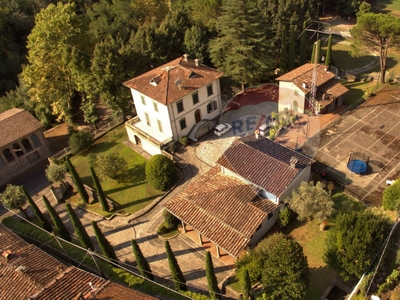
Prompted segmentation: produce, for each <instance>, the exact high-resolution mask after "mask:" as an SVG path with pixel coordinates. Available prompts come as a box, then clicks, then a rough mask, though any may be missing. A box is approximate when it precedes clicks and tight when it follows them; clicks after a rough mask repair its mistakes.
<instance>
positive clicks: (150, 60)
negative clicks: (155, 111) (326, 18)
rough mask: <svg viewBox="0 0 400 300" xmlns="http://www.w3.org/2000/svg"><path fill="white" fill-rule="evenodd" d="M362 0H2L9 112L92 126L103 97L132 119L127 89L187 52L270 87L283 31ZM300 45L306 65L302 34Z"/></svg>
mask: <svg viewBox="0 0 400 300" xmlns="http://www.w3.org/2000/svg"><path fill="white" fill-rule="evenodd" d="M360 3H361V1H357V0H337V1H334V0H284V1H276V0H75V1H74V0H70V1H67V0H62V1H55V0H0V97H1V98H0V109H1V111H4V110H6V109H9V108H12V107H19V108H24V109H27V110H28V111H30V112H31V113H32V114H33V115H35V116H36V117H37V118H38V119H39V120H40V121H41V122H42V123H43V124H44V125H45V126H46V127H49V126H51V124H53V123H54V122H57V121H69V120H71V116H72V115H73V114H74V112H76V111H78V110H82V111H83V112H84V114H86V117H85V118H86V119H87V120H90V119H91V118H90V117H91V116H92V115H93V114H94V112H93V107H94V103H95V102H96V101H101V102H103V103H105V104H106V105H108V106H109V107H110V108H111V109H112V110H113V112H114V114H115V115H121V116H123V115H127V114H131V113H132V105H133V104H132V100H131V95H130V93H129V89H127V88H126V87H124V86H123V85H122V83H123V82H124V81H126V80H128V79H130V78H133V77H135V76H137V75H140V74H142V73H144V72H146V71H148V70H150V69H152V68H154V67H157V66H159V65H161V64H163V63H166V62H168V61H170V60H173V59H175V58H176V57H179V56H181V55H182V54H184V53H187V54H188V55H189V57H190V58H191V59H194V58H198V59H199V61H200V62H202V63H204V64H206V65H209V66H213V67H215V68H217V69H219V70H221V71H222V72H224V73H225V76H226V80H230V84H231V83H232V84H236V85H242V86H252V85H256V84H259V83H263V82H268V81H269V80H271V79H273V77H274V70H275V69H276V68H278V67H279V66H280V60H281V53H280V52H281V49H282V45H286V43H288V40H289V37H287V38H286V34H283V33H284V32H286V31H287V30H289V28H290V30H291V31H293V33H291V34H292V35H293V34H294V36H296V37H297V36H299V35H300V34H301V32H302V31H303V28H304V24H306V23H307V22H309V21H310V20H316V19H317V18H318V17H319V16H320V15H322V14H326V13H328V12H329V13H332V14H339V15H341V16H353V15H355V13H356V12H357V10H358V6H359V5H360ZM285 39H287V40H285ZM295 43H296V51H295V52H293V53H296V54H292V56H294V64H295V65H299V55H300V54H299V55H298V54H297V53H300V52H301V51H300V49H299V48H300V38H297V39H296V42H295ZM311 44H312V43H311V42H310V43H309V45H310V46H309V47H307V49H306V50H307V52H308V53H309V52H311ZM289 55H290V53H289ZM92 119H93V120H95V118H92Z"/></svg>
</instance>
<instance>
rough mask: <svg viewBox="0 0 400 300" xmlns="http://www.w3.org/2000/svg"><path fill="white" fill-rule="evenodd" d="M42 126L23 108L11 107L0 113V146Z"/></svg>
mask: <svg viewBox="0 0 400 300" xmlns="http://www.w3.org/2000/svg"><path fill="white" fill-rule="evenodd" d="M42 127H43V125H42V123H40V122H39V121H38V120H37V119H36V118H35V117H34V116H32V115H31V114H30V113H29V112H27V111H25V110H23V109H19V108H12V109H10V110H7V111H5V112H3V113H0V129H1V130H0V147H3V146H6V145H8V144H10V143H11V142H13V141H15V140H16V139H18V138H20V137H23V136H26V135H28V134H29V133H31V132H33V131H35V130H37V129H39V128H42Z"/></svg>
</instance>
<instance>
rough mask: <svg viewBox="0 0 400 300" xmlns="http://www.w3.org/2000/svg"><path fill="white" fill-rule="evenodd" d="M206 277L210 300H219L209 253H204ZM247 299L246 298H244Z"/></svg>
mask: <svg viewBox="0 0 400 300" xmlns="http://www.w3.org/2000/svg"><path fill="white" fill-rule="evenodd" d="M206 276H207V283H208V289H209V291H210V298H211V299H220V296H219V293H220V292H221V291H220V290H219V287H218V281H217V277H216V276H215V271H214V265H213V262H212V257H211V253H210V252H209V251H206ZM244 299H247V298H244Z"/></svg>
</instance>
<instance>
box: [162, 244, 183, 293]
mask: <svg viewBox="0 0 400 300" xmlns="http://www.w3.org/2000/svg"><path fill="white" fill-rule="evenodd" d="M165 253H166V255H167V258H168V264H169V269H170V271H171V277H172V280H173V281H174V285H175V289H176V290H177V291H187V287H186V280H185V277H184V276H183V273H182V270H181V268H180V267H179V265H178V261H177V260H176V258H175V255H174V253H173V252H172V249H171V246H170V245H169V242H168V241H165Z"/></svg>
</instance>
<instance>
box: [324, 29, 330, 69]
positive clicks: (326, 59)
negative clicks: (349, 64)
mask: <svg viewBox="0 0 400 300" xmlns="http://www.w3.org/2000/svg"><path fill="white" fill-rule="evenodd" d="M331 52H332V34H330V35H329V38H328V48H327V49H326V57H325V66H327V67H328V68H329V67H330V65H331Z"/></svg>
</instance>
